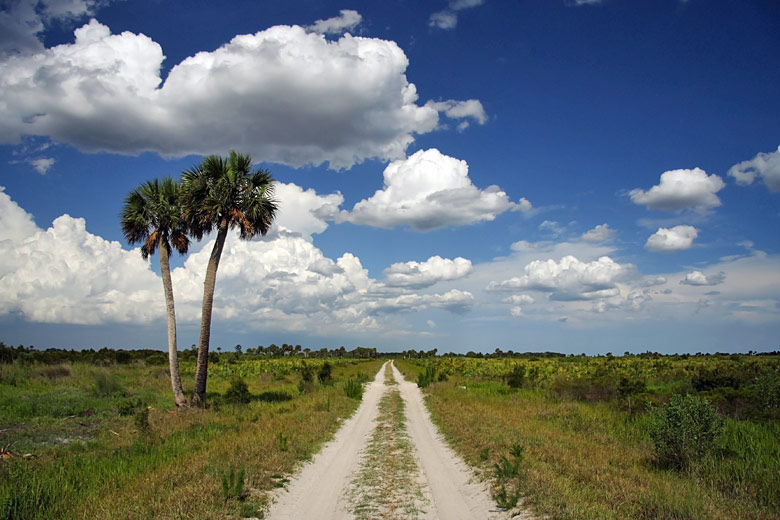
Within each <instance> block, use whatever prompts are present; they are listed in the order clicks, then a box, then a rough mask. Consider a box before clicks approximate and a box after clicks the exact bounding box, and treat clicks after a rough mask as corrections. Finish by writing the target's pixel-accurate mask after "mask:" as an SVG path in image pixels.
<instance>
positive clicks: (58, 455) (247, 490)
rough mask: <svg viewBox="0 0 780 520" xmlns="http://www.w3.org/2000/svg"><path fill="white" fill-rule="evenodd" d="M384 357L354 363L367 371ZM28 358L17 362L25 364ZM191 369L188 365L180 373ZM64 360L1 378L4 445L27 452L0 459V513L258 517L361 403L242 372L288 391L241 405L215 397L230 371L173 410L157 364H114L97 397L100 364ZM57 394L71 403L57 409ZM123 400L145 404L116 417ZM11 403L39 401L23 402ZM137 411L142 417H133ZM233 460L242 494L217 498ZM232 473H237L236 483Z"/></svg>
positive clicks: (291, 380) (255, 385) (258, 385)
mask: <svg viewBox="0 0 780 520" xmlns="http://www.w3.org/2000/svg"><path fill="white" fill-rule="evenodd" d="M379 364H380V363H379V362H371V363H366V364H361V365H359V366H360V369H362V370H363V371H366V372H370V373H373V372H375V370H377V369H378V368H379ZM237 366H238V367H240V363H238V364H237ZM6 368H7V367H3V369H4V372H3V373H4V374H6V373H7V372H6V370H5V369H6ZM34 368H35V367H30V368H20V367H16V368H15V369H14V370H21V371H22V373H23V374H29V372H27V371H28V370H32V369H34ZM162 368H163V373H164V367H162ZM191 368H192V367H188V366H187V365H184V366H183V372H184V373H188V372H189V371H190V369H191ZM345 368H346V369H347V370H344V372H348V373H353V372H354V367H353V366H352V365H348V364H335V363H334V368H333V374H332V377H333V378H334V379H335V380H337V381H341V380H343V378H344V375H343V373H342V369H345ZM71 370H72V375H71V376H65V377H60V378H54V379H49V378H47V377H45V376H44V377H41V378H37V379H29V378H27V380H26V381H22V380H21V379H22V378H19V379H18V380H17V383H18V384H17V386H12V385H10V384H6V381H7V380H8V379H10V378H5V377H4V378H3V381H0V445H3V446H4V445H6V444H11V445H12V450H13V451H15V452H18V453H19V454H22V453H26V452H30V453H32V454H33V455H34V458H31V459H23V458H21V457H15V458H13V459H11V460H9V461H3V463H2V464H0V518H3V519H5V518H8V519H16V518H20V519H21V518H23V519H30V520H37V519H50V518H58V519H60V518H61V519H65V520H67V519H77V518H78V519H81V518H90V519H92V518H95V519H109V518H111V519H113V518H120V519H121V518H134V519H135V518H137V519H145V518H160V519H169V518H170V519H173V518H204V519H209V518H215V519H216V518H220V519H221V518H226V517H238V516H244V517H246V516H260V515H261V514H262V509H263V504H264V501H265V493H266V491H267V490H270V489H273V488H274V486H275V485H276V482H275V481H274V480H273V478H272V475H284V474H286V473H289V472H290V471H291V470H292V468H294V467H295V465H296V464H297V463H299V461H301V460H305V459H307V458H309V457H310V456H311V455H312V454H313V453H314V452H316V450H317V449H318V447H319V446H320V444H321V443H322V442H324V441H325V440H327V439H328V438H329V437H330V436H331V435H332V434H333V433H334V432H335V430H336V429H337V428H338V426H339V425H340V418H342V417H345V416H348V415H349V414H350V413H351V412H352V411H353V410H354V409H355V408H356V407H357V402H356V401H355V400H353V399H350V398H348V397H347V396H346V395H344V393H343V392H341V391H340V389H338V388H333V387H327V386H319V385H318V386H317V387H316V388H315V389H314V391H313V392H311V393H306V394H300V395H299V394H298V393H297V392H293V390H294V389H295V385H296V382H297V377H299V376H298V374H297V373H288V374H287V375H285V376H282V377H279V378H277V377H275V376H274V377H266V376H265V375H263V374H260V375H257V376H255V377H247V379H246V381H247V384H248V389H249V391H251V393H252V395H253V396H259V395H262V394H263V393H264V392H267V393H269V395H270V394H273V395H277V394H278V395H282V394H284V395H285V396H286V398H285V399H284V400H273V401H271V400H261V399H259V398H257V397H255V398H253V399H252V401H251V402H249V403H245V404H241V405H240V407H239V406H237V405H230V406H217V405H216V404H217V403H219V398H218V396H219V395H221V394H222V393H224V392H225V391H226V390H227V389H228V388H229V385H230V380H231V378H232V377H233V374H229V373H226V374H225V377H214V378H212V379H211V380H210V381H209V383H210V387H209V390H210V391H212V392H214V394H213V395H212V398H213V400H214V402H215V406H214V407H212V409H210V410H205V411H204V410H197V411H191V412H187V413H177V412H175V411H174V410H173V403H172V399H171V397H170V395H169V394H170V383H169V381H168V380H167V379H166V378H165V377H162V378H160V377H158V376H157V375H158V374H159V370H160V367H147V366H141V365H127V366H122V367H112V368H111V369H109V370H108V372H107V373H106V374H105V375H106V378H107V381H109V385H108V387H105V388H109V389H110V387H111V384H110V381H111V380H112V379H114V380H115V381H118V382H119V384H120V386H121V388H122V390H121V391H119V393H117V391H115V390H111V391H109V392H106V394H107V395H106V396H104V397H98V396H97V395H96V394H97V392H96V388H97V385H103V383H98V381H100V380H101V379H99V378H101V377H102V376H100V375H99V374H101V373H103V372H102V371H103V370H104V369H95V368H94V367H91V366H88V365H80V364H74V365H72V366H71ZM191 386H192V380H191V378H189V379H185V387H190V388H191ZM63 395H65V396H68V397H67V398H66V399H64V400H65V401H67V402H68V404H69V408H68V411H69V412H74V413H69V414H68V415H64V416H63V415H62V414H61V413H58V412H57V406H58V405H61V404H62V402H63V398H62V396H63ZM292 395H295V396H296V397H291V396H292ZM128 400H130V401H132V402H133V403H145V404H149V405H150V408H149V407H146V406H141V405H139V406H133V407H132V410H131V412H132V413H130V414H125V415H120V413H119V410H120V405H121V404H122V403H126V402H127V401H128ZM17 401H22V402H26V403H30V402H35V403H38V404H37V405H36V406H30V405H29V404H28V405H26V406H18V405H16V404H15V403H16V402H17ZM326 401H327V402H328V403H329V406H327V407H325V406H324V404H323V403H325V402H326ZM52 402H54V403H55V404H54V405H52V404H51V403H52ZM139 412H143V413H144V414H145V418H144V419H143V420H142V419H138V422H136V418H137V417H138V416H139ZM144 430H145V431H144ZM280 431H284V432H285V434H286V437H287V450H286V451H280V450H277V449H276V442H277V437H276V435H277V432H280ZM229 465H233V466H234V467H236V468H239V467H245V468H246V471H245V476H244V478H243V479H242V480H243V482H244V487H243V489H242V497H244V498H245V499H243V500H240V501H239V500H228V501H226V500H225V497H224V496H223V493H222V485H221V475H222V473H223V472H224V470H225V467H228V466H229ZM236 480H237V476H236V475H234V482H233V484H234V487H233V489H234V490H235V489H236V487H235V486H236V485H237V484H236Z"/></svg>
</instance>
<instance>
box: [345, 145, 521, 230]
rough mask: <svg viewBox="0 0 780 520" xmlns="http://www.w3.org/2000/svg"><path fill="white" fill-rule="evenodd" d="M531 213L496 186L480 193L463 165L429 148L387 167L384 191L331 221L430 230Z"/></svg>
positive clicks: (463, 162) (466, 167) (466, 166)
mask: <svg viewBox="0 0 780 520" xmlns="http://www.w3.org/2000/svg"><path fill="white" fill-rule="evenodd" d="M530 209H531V203H530V202H528V201H527V200H526V199H520V201H518V202H512V201H511V200H510V199H509V196H508V195H507V194H506V193H505V192H504V191H502V190H501V188H499V187H498V186H488V187H487V188H485V189H484V190H480V189H478V188H477V187H476V186H474V185H473V184H472V183H471V179H469V176H468V165H467V164H466V161H462V160H459V159H455V158H453V157H449V156H447V155H444V154H442V153H441V152H439V151H438V150H436V149H430V150H420V151H418V152H417V153H415V154H414V155H412V156H411V157H409V158H407V159H404V160H400V161H394V162H392V163H390V164H389V165H388V166H387V168H385V171H384V188H383V189H381V190H379V191H377V192H376V193H374V195H373V196H372V197H371V198H368V199H365V200H362V201H360V202H358V203H357V204H355V206H354V207H353V208H352V211H349V212H347V211H341V212H340V213H339V215H337V216H336V217H335V220H336V221H337V222H344V221H346V222H352V223H354V224H362V225H368V226H374V227H380V228H386V229H391V228H394V227H397V226H410V227H411V228H412V229H414V230H416V231H430V230H433V229H438V228H443V227H448V226H463V225H469V224H474V223H476V222H484V221H491V220H493V219H495V218H496V216H498V215H500V214H501V213H504V212H506V211H528V210H530Z"/></svg>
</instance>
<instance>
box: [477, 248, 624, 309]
mask: <svg viewBox="0 0 780 520" xmlns="http://www.w3.org/2000/svg"><path fill="white" fill-rule="evenodd" d="M524 271H525V274H524V275H523V276H519V277H512V278H509V279H507V280H503V281H501V282H492V283H490V284H489V285H488V286H487V290H489V291H540V292H545V293H549V294H550V298H551V299H553V300H561V301H573V300H594V299H600V298H605V297H609V296H614V295H616V294H618V292H619V291H618V288H617V283H618V282H620V281H622V280H625V279H626V278H628V277H630V276H631V275H632V274H633V272H634V266H632V265H631V264H619V263H617V262H615V261H614V260H612V259H611V258H609V257H608V256H602V257H601V258H599V259H598V260H596V261H593V262H582V261H580V260H578V259H577V258H576V257H574V256H565V257H563V258H561V260H560V262H556V261H555V260H553V259H549V260H534V261H533V262H530V263H529V264H528V265H526V266H525V269H524Z"/></svg>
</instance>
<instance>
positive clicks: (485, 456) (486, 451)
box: [479, 448, 490, 462]
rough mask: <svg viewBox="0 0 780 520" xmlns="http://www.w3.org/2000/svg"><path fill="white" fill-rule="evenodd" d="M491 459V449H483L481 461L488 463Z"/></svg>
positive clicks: (480, 452) (480, 455) (480, 451)
mask: <svg viewBox="0 0 780 520" xmlns="http://www.w3.org/2000/svg"><path fill="white" fill-rule="evenodd" d="M489 459H490V448H482V449H481V450H479V460H481V461H482V462H487V461H488V460H489Z"/></svg>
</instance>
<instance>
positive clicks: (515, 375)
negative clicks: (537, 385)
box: [504, 364, 525, 388]
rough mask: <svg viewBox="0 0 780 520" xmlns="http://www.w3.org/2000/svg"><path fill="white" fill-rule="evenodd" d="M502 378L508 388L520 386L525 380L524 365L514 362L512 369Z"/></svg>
mask: <svg viewBox="0 0 780 520" xmlns="http://www.w3.org/2000/svg"><path fill="white" fill-rule="evenodd" d="M504 380H505V381H506V384H508V385H509V387H510V388H522V387H523V382H524V381H525V367H524V366H523V365H518V364H515V366H514V368H513V369H512V371H511V372H509V373H508V374H507V375H505V376H504Z"/></svg>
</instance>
